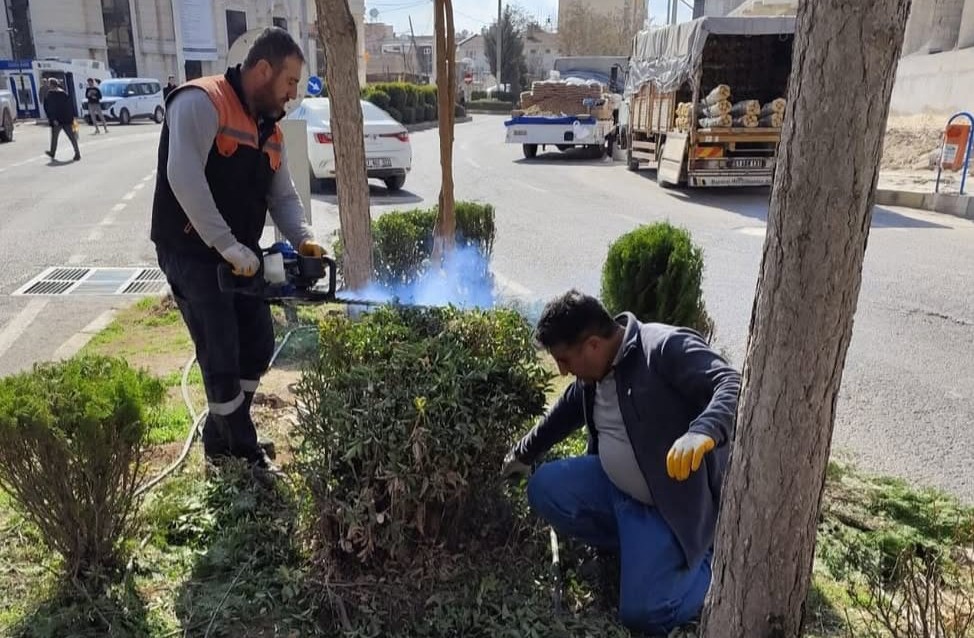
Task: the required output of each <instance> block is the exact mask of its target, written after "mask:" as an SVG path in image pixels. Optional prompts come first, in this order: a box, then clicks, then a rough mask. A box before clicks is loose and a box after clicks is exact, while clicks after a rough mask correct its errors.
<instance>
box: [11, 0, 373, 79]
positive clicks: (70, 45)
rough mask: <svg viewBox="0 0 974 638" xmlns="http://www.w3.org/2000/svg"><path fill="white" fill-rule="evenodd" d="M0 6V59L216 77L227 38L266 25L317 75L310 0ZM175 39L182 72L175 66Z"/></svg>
mask: <svg viewBox="0 0 974 638" xmlns="http://www.w3.org/2000/svg"><path fill="white" fill-rule="evenodd" d="M2 1H3V9H4V10H3V11H0V32H2V33H0V36H3V37H0V59H12V58H16V59H38V60H43V59H59V60H72V59H81V60H99V61H102V62H104V63H106V64H107V65H108V66H109V68H110V69H111V70H112V72H113V73H114V74H115V75H117V76H127V77H132V76H143V77H155V78H159V79H161V80H162V81H165V79H166V77H167V76H168V75H170V74H173V75H177V76H184V77H197V76H200V75H209V74H214V73H222V72H223V71H224V70H225V69H226V66H227V54H228V52H229V49H230V46H231V45H232V44H233V41H234V40H235V39H236V38H237V37H239V36H240V35H241V34H243V33H245V32H246V31H247V30H249V29H254V28H258V27H264V26H270V25H277V26H280V27H282V28H285V29H287V30H288V31H289V32H290V33H291V34H293V35H294V36H295V37H296V39H297V40H298V42H299V43H300V44H301V47H302V48H303V49H304V52H305V57H306V58H307V59H308V68H309V71H310V72H311V73H313V74H314V73H317V72H318V71H319V70H321V67H322V62H323V59H324V56H323V51H322V47H321V46H320V44H319V43H318V37H317V35H318V33H317V27H316V25H315V20H316V12H315V2H314V1H313V0H70V1H67V0H29V1H28V0H2ZM350 4H351V9H352V15H353V16H355V17H356V20H357V21H358V26H359V43H360V45H359V46H360V53H359V68H360V73H359V76H360V78H361V80H362V81H363V82H364V81H365V63H364V54H365V48H364V42H365V37H364V36H365V34H364V19H363V18H364V14H365V2H364V0H350ZM177 15H178V16H181V18H182V19H181V20H180V21H179V24H178V25H177V24H176V20H175V19H174V16H177ZM177 27H178V28H177ZM7 35H9V37H7ZM177 39H178V40H179V45H180V50H181V51H182V53H183V56H182V57H183V59H184V60H185V64H184V66H183V69H178V68H177V67H178V66H179V64H178V63H177V59H178V56H177ZM179 71H182V73H179Z"/></svg>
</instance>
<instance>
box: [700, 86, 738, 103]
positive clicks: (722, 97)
mask: <svg viewBox="0 0 974 638" xmlns="http://www.w3.org/2000/svg"><path fill="white" fill-rule="evenodd" d="M730 96H731V90H730V87H729V86H727V85H726V84H718V85H717V86H716V87H715V88H714V90H713V91H711V92H710V93H708V94H707V97H705V98H704V99H703V102H704V104H707V105H714V104H716V103H717V102H727V101H729V100H730Z"/></svg>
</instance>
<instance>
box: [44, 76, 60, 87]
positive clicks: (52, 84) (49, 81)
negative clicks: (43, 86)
mask: <svg viewBox="0 0 974 638" xmlns="http://www.w3.org/2000/svg"><path fill="white" fill-rule="evenodd" d="M47 85H48V86H50V87H52V88H53V87H60V86H61V83H60V82H59V81H58V79H57V78H48V79H47Z"/></svg>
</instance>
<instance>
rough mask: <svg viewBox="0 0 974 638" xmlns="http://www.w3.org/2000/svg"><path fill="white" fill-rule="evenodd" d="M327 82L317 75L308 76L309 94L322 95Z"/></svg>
mask: <svg viewBox="0 0 974 638" xmlns="http://www.w3.org/2000/svg"><path fill="white" fill-rule="evenodd" d="M324 86H325V83H324V82H323V81H322V80H321V78H319V77H318V76H317V75H312V76H311V77H310V78H308V95H321V91H322V89H323V88H324Z"/></svg>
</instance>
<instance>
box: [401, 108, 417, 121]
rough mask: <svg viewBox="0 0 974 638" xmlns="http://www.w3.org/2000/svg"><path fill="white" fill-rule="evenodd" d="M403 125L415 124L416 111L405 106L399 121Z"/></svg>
mask: <svg viewBox="0 0 974 638" xmlns="http://www.w3.org/2000/svg"><path fill="white" fill-rule="evenodd" d="M399 121H400V122H402V123H403V124H415V123H416V109H415V108H413V107H411V106H407V107H406V108H404V109H403V110H402V119H401V120H399Z"/></svg>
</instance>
